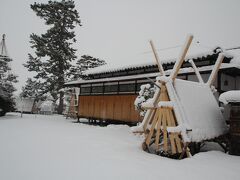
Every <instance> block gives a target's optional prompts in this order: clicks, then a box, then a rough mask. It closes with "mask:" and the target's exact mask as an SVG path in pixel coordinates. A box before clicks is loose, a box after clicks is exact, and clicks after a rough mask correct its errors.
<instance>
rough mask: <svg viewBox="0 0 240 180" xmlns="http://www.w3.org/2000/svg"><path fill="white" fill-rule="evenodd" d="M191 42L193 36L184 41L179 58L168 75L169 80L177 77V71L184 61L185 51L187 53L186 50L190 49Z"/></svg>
mask: <svg viewBox="0 0 240 180" xmlns="http://www.w3.org/2000/svg"><path fill="white" fill-rule="evenodd" d="M192 40H193V35H189V36H187V40H186V42H185V44H184V46H183V49H182V51H181V54H180V57H179V59H178V60H177V61H176V63H175V65H174V67H173V70H172V73H171V75H170V78H171V79H172V80H174V79H175V78H176V77H177V75H178V71H179V69H180V68H181V66H182V64H183V61H184V59H185V57H186V54H187V51H188V49H189V47H190V44H191V42H192Z"/></svg>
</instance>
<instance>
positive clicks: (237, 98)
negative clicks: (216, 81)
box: [219, 90, 240, 104]
mask: <svg viewBox="0 0 240 180" xmlns="http://www.w3.org/2000/svg"><path fill="white" fill-rule="evenodd" d="M219 101H220V102H222V103H223V104H228V103H229V102H240V90H232V91H228V92H225V93H222V94H221V95H220V96H219Z"/></svg>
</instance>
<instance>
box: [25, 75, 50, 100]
mask: <svg viewBox="0 0 240 180" xmlns="http://www.w3.org/2000/svg"><path fill="white" fill-rule="evenodd" d="M20 97H23V98H27V97H31V98H34V101H38V100H42V101H44V100H45V99H46V90H45V87H44V83H41V82H40V81H37V80H33V79H31V78H28V79H27V81H26V84H25V86H24V87H22V92H21V94H20Z"/></svg>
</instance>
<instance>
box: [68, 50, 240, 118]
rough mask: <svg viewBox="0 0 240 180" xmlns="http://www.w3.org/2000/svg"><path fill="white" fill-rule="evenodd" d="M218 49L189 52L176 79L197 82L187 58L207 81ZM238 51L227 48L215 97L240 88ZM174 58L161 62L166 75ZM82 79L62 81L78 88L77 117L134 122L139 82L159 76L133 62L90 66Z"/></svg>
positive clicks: (150, 65) (153, 68)
mask: <svg viewBox="0 0 240 180" xmlns="http://www.w3.org/2000/svg"><path fill="white" fill-rule="evenodd" d="M220 52H222V50H221V49H220V48H216V49H214V50H212V51H208V52H206V53H198V54H196V55H189V56H188V57H187V58H186V61H185V63H184V64H183V65H182V67H181V70H180V73H179V75H178V78H181V79H186V80H190V81H197V77H196V75H195V73H194V69H193V68H192V66H191V64H190V63H189V62H188V60H190V59H192V60H193V61H194V63H195V64H196V66H197V67H198V69H199V71H200V73H201V76H202V78H203V80H204V81H207V79H208V77H209V75H210V73H211V71H212V68H213V65H214V64H215V62H216V60H217V57H218V54H219V53H220ZM239 52H240V51H239V50H231V51H227V53H225V54H226V56H225V58H224V60H223V63H222V65H221V68H220V71H219V72H218V76H217V80H216V81H215V83H214V86H215V88H216V90H217V93H216V96H217V97H218V96H219V94H221V93H222V92H225V91H228V90H233V89H240V83H239V82H240V63H239V62H240V59H239V60H238V57H239V56H238V54H240V53H239ZM175 61H176V60H175V59H167V60H163V61H162V65H163V68H164V70H165V72H166V74H167V75H169V74H170V72H171V69H172V68H173V65H174V62H175ZM86 75H87V78H86V79H80V80H76V81H72V82H68V83H66V84H65V87H78V88H80V93H79V101H78V116H79V117H85V118H89V119H97V120H103V121H122V122H128V123H137V122H140V121H141V117H140V116H139V113H138V112H137V111H136V110H135V107H134V101H135V99H136V97H137V95H138V92H139V90H140V87H141V85H143V84H146V83H150V84H152V83H153V82H154V81H155V78H156V76H158V75H159V71H158V68H157V65H156V64H155V63H145V64H140V65H139V64H134V65H131V66H121V67H115V68H108V66H107V65H106V66H105V67H104V66H102V67H99V68H94V69H92V70H90V71H88V72H87V74H86Z"/></svg>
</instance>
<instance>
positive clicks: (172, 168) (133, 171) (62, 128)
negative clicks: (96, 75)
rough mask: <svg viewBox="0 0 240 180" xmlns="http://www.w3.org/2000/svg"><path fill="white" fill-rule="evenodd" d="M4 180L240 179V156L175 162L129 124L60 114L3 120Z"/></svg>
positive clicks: (0, 161)
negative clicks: (146, 146) (146, 147)
mask: <svg viewBox="0 0 240 180" xmlns="http://www.w3.org/2000/svg"><path fill="white" fill-rule="evenodd" d="M0 142H1V148H0V179H3V180H16V179H17V180H43V179H44V180H66V179H68V180H70V179H71V180H79V179H88V180H95V179H99V180H101V179H104V180H113V179H115V180H118V179H119V180H120V179H126V180H134V179H138V180H146V179H151V180H158V179H179V180H182V179H184V180H193V179H194V180H202V179H217V180H226V179H231V180H238V179H239V171H240V166H239V164H240V157H238V156H231V155H228V154H224V153H223V152H220V151H209V152H203V153H199V154H197V155H195V156H193V157H192V158H188V159H184V160H173V159H169V158H164V157H160V156H157V155H153V154H149V153H146V152H144V151H143V150H142V149H141V142H142V137H141V136H136V135H134V134H132V133H131V132H130V128H129V127H128V126H125V125H111V126H107V127H98V126H90V125H86V124H78V123H72V120H69V119H67V120H66V119H65V118H64V117H62V116H59V115H50V116H44V115H26V114H24V115H23V118H20V115H19V114H14V113H11V114H8V115H7V116H6V117H1V118H0Z"/></svg>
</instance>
